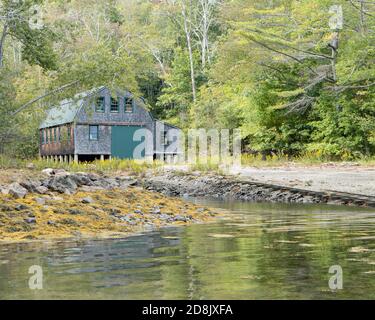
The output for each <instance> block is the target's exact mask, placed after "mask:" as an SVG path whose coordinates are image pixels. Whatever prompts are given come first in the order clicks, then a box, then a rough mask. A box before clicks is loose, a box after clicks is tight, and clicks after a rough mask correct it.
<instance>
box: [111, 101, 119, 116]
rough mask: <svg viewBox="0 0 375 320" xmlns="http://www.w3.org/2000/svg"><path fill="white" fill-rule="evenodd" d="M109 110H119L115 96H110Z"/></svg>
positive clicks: (114, 111)
mask: <svg viewBox="0 0 375 320" xmlns="http://www.w3.org/2000/svg"><path fill="white" fill-rule="evenodd" d="M111 112H113V113H118V112H119V106H118V99H117V98H111Z"/></svg>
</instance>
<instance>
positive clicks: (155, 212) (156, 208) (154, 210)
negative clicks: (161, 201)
mask: <svg viewBox="0 0 375 320" xmlns="http://www.w3.org/2000/svg"><path fill="white" fill-rule="evenodd" d="M152 214H161V210H160V208H159V207H157V206H156V207H154V208H153V209H152Z"/></svg>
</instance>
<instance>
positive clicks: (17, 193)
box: [9, 182, 28, 199]
mask: <svg viewBox="0 0 375 320" xmlns="http://www.w3.org/2000/svg"><path fill="white" fill-rule="evenodd" d="M27 193H28V191H27V190H26V189H25V188H24V187H22V186H21V185H20V184H19V183H17V182H15V183H12V184H11V185H10V186H9V194H10V195H12V196H13V197H14V198H16V199H23V198H25V197H26V195H27Z"/></svg>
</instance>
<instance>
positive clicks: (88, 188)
mask: <svg viewBox="0 0 375 320" xmlns="http://www.w3.org/2000/svg"><path fill="white" fill-rule="evenodd" d="M80 190H81V191H83V192H95V191H100V190H104V188H103V187H99V186H82V187H81V189H80Z"/></svg>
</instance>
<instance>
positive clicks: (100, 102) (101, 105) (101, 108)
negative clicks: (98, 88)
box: [95, 97, 105, 112]
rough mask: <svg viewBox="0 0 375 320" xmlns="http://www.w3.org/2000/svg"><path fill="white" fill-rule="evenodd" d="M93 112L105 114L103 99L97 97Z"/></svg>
mask: <svg viewBox="0 0 375 320" xmlns="http://www.w3.org/2000/svg"><path fill="white" fill-rule="evenodd" d="M95 112H105V99H104V97H99V98H98V99H96V104H95Z"/></svg>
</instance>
